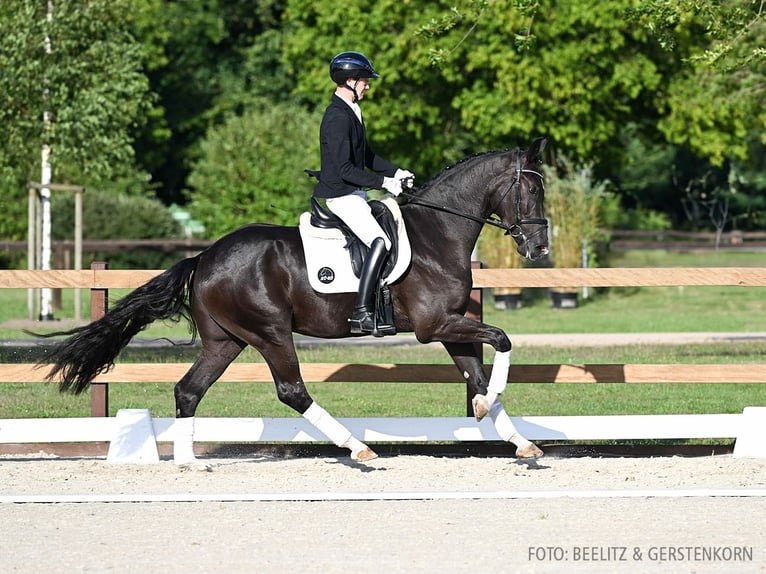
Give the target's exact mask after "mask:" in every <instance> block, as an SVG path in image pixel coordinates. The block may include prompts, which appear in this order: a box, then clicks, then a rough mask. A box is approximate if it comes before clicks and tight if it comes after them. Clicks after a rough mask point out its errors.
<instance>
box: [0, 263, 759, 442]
mask: <svg viewBox="0 0 766 574" xmlns="http://www.w3.org/2000/svg"><path fill="white" fill-rule="evenodd" d="M104 267H105V266H104V265H103V264H94V266H93V267H92V268H91V269H89V270H81V271H64V270H57V271H11V270H5V271H0V288H17V289H19V288H40V287H48V288H78V289H90V291H91V317H93V318H97V317H99V316H101V314H103V313H104V312H105V310H106V302H107V293H108V289H111V288H136V287H138V286H140V285H142V284H143V283H145V282H146V281H148V280H149V279H151V278H152V277H154V276H156V275H157V274H159V273H161V272H162V271H161V270H129V271H125V270H107V269H105V268H104ZM473 277H474V287H475V288H476V290H477V292H479V290H481V289H484V288H495V287H521V288H523V287H564V286H570V287H571V286H577V287H586V286H587V287H630V286H633V287H659V286H741V287H764V286H766V268H743V267H725V268H721V267H709V268H613V269H608V268H606V269H474V270H473ZM189 366H190V365H189V364H162V365H160V364H154V363H152V364H131V363H120V364H118V365H116V366H115V368H114V369H113V370H111V371H110V372H109V373H107V374H104V375H101V376H99V377H98V378H96V379H95V380H94V382H93V384H92V386H91V391H92V395H91V397H92V398H91V400H92V403H91V404H92V413H91V414H92V417H108V385H109V383H123V382H126V383H131V382H132V383H140V382H168V383H171V382H172V383H174V382H176V381H177V380H178V379H180V378H181V376H182V375H183V373H184V372H185V371H186V370H187V369H188V368H189ZM302 373H303V375H304V379H305V380H307V381H312V382H325V381H328V382H329V381H332V382H336V381H344V382H408V381H419V382H430V383H445V382H448V383H455V382H461V379H460V378H459V376H458V375H459V374H458V373H457V370H456V369H455V367H454V366H453V365H413V364H365V365H363V364H344V363H314V364H311V363H309V364H304V365H303V367H302ZM44 374H45V371H44V370H41V369H37V368H35V365H32V364H5V365H0V384H1V383H9V382H15V383H19V382H21V383H41V382H43V376H44ZM220 380H221V381H229V382H260V381H264V382H265V381H268V382H270V381H271V375H270V373H269V371H268V368H267V367H266V365H265V364H263V363H235V364H232V365H231V366H230V367H229V369H227V371H226V372H225V373H224V375H223V376H222V377H221V379H220ZM765 380H766V364H743V365H717V364H707V365H699V364H695V365H668V364H656V365H648V364H640V365H629V364H592V365H565V364H562V365H514V366H513V367H512V368H511V371H510V376H509V382H512V383H523V382H546V383H604V382H620V383H658V382H662V383H719V382H723V383H762V382H764V381H765ZM757 412H758V417H756V416H755V414H753V411H751V413H750V415H749V416H748V417H745V416H744V413H743V414H742V415H678V416H670V415H669V416H667V417H665V418H663V417H660V418H659V419H658V418H657V417H656V416H654V417H653V423H652V425H649V424H646V423H647V422H648V420H647V421H645V422H644V423H642V424H641V425H640V426H641V427H642V428H644V429H645V430H644V431H642V432H644V433H645V434H643V435H641V436H636V432H637V431H636V430H635V429H636V427H633V426H630V427H624V428H625V429H626V430H623V431H619V430H618V431H614V428H615V427H614V425H615V423H616V422H617V420H618V419H619V420H621V421H622V422H623V423H628V422H630V425H634V424H635V422H634V418H631V417H627V418H626V417H527V418H518V419H517V420H516V422H517V423H518V424H519V425H520V430H522V432H523V430H526V432H527V433H528V434H530V438H532V439H538V440H540V439H542V438H551V437H557V438H563V439H574V440H577V439H598V438H641V437H643V438H695V437H698V436H699V437H711V438H715V437H731V438H734V437H737V436H741V435H742V433H744V432H745V430H747V433H745V434H747V436H755V434H758V433H759V434H760V435H761V436H762V435H763V434H764V428H762V423H759V424H761V426H760V427H758V428H755V427H754V426H753V425H754V423H753V421H755V420H756V419H764V418H766V417H763V416H762V415H763V414H764V413H763V409H760V408H758V409H757ZM679 416H680V417H691V418H686V419H685V420H684V422H683V423H678V422H676V421H677V420H678V417H679ZM699 417H703V418H702V419H700V418H699ZM705 417H717V419H715V420H717V421H718V422H721V423H723V422H724V421H725V424H723V426H719V427H718V430H716V428H713V427H711V422H713V421H714V419H713V418H709V419H705ZM639 418H640V417H639ZM553 419H556V420H559V421H560V420H563V419H568V424H571V425H575V426H574V427H571V428H569V427H566V425H565V427H561V426H560V425H559V426H557V425H558V424H559V423H557V422H556V420H553ZM580 419H590V423H588V424H590V427H589V428H590V430H583V429H582V428H581V425H582V424H584V422H583V421H582V420H580ZM671 419H672V420H671ZM692 419H693V420H692ZM246 420H247V421H251V422H252V421H260V422H256V423H253V424H255V425H256V426H257V427H258V428H261V429H263V421H264V419H246ZM289 420H290V421H291V422H290V423H288V424H289V427H290V428H289V430H288V435H289V436H288V438H287V439H284V440H311V441H313V440H321V437H319V438H317V437H316V436H314V435H312V433H311V432H310V429H304V428H302V427H301V425H302V424H303V423H302V421H301V420H299V419H298V420H293V419H289ZM387 420H388V419H386V420H384V419H379V420H378V422H379V423H380V424H383V425H384V427H385V428H389V426H390V427H391V428H394V427H395V428H399V429H401V426H402V425H401V423H402V419H393V420H392V421H389V422H386V421H387ZM444 420H445V421H446V422H447V425H448V426H447V427H445V428H441V429H440V430H438V431H435V430H433V429H432V430H424V428H425V427H423V425H422V424H420V425H419V426H418V428H419V430H418V431H417V432H414V433H412V432H411V433H409V434H408V433H407V431H404V434H402V432H401V430H400V432H399V434H398V435H396V436H399V437H400V439H401V440H447V439H445V438H444V437H450V436H451V437H453V439H454V438H456V437H457V440H494V439H496V438H497V437H496V435H494V434H493V431H492V429H491V428H486V421H484V422H482V423H481V424H479V423H475V424H474V423H468V422H467V419H462V418H460V419H455V420H452V419H449V420H448V419H444ZM157 421H158V422H157V423H155V424H156V425H159V426H162V425H163V424H164V425H165V427H167V425H168V424H170V423H169V422H167V421H165V422H164V423H163V422H162V421H160V420H159V419H157ZM397 421H398V422H397ZM0 422H3V421H0ZM4 422H5V423H6V424H5V425H0V443H8V442H37V440H34V441H32V440H30V441H25V440H20V437H23V436H24V435H23V433H22V434H21V435H20V434H19V432H18V429H19V428H27V427H28V421H16V424H14V425H11V424H9V422H8V421H7V420H6V421H4ZM347 422H348V424H349V425H350V426H351V427H353V428H356V427H355V425H356V426H358V425H362V426H364V424H365V421H347ZM692 422H693V424H691V423H692ZM49 423H50V424H58V423H56V421H49ZM240 423H241V421H240ZM421 423H422V421H421ZM665 423H667V424H669V425H670V427H667V426H663V425H664V424H665ZM61 424H63V425H65V426H66V427H67V428H72V425H71V424H68V425H67V424H66V419H64V420H62V421H61ZM88 424H95V423H88ZM106 424H107V426H106V427H103V426H102V427H100V428H104V429H108V430H105V431H104V432H105V433H106V436H109V433H111V432H113V430H114V429H113V426H109V425H111V424H112V423H106ZM270 424H273V421H272V423H270ZM678 424H683V425H685V429H684V430H678V429H677V426H678ZM259 425H260V426H259ZM386 425H388V426H386ZM455 425H457V427H456V426H455ZM466 425H467V426H466ZM482 425H484V426H482ZM695 425H699V426H695ZM368 426H369V425H368ZM426 426H428V425H426ZM618 426H619V425H618ZM756 426H757V425H756ZM229 427H230V425H229ZM649 427H653V428H654V430H653V431H652V432H653V433H654V434H653V435H652V436H650V435H649V434H647V433H649V432H650V428H649ZM203 428H204V423H203ZM243 428H248V429H250V431H252V430H253V426H252V425H250V426H248V425H247V424H245V425H244V427H243ZM456 428H457V429H458V430H456ZM566 428H569V431H567V430H566ZM609 428H611V429H612V430H611V431H609V430H607V429H609ZM628 428H630V430H628ZM663 428H664V429H666V430H661V429H663ZM673 428H676V430H671V429H673ZM14 429H15V430H14ZM459 429H463V431H465V432H463V431H460V430H459ZM465 429H468V430H465ZM576 429H579V430H576ZM658 429H660V430H658ZM695 429H698V430H695ZM703 429H704V430H703ZM28 430H29V429H28V428H27V431H28ZM51 432H52V433H53V435H52V436H55V437H56V438H54V439H51V440H52V442H55V441H57V440H62V437H70V438H71V436H72V435H71V433H66V432H62V430H61V428H60V427H59V426H56V430H55V431H51ZM163 432H164V433H165V434H162V433H160V434H161V436H165V437H166V436H167V428H166V429H165V431H163ZM216 432H217V431H215V432H211V433H210V434H209V436H217V437H220V436H224V437H229V438H230V437H231V435H230V434H228V433H227V432H226V431H224V432H223V433H221V432H218V434H216ZM461 432H463V435H461ZM466 433H467V434H466ZM700 433H701V434H700ZM638 434H641V433H638ZM75 435H76V436H81V438H80V439H78V440H104V439H98V438H93V437H94V436H97V435H94V434H93V433H92V432H90V431H83V434H82V435H77V433H75ZM256 435H257V436H262V434H258V433H256ZM363 435H365V436H368V440H374V439H369V436H373V437H376V436H377V437H379V438H381V439H382V437H387V438H388V439H391V437H393V436H394V434H392V433H391V432H389V431H387V430H372V431H370V429H369V428H368V430H367V432H366V433H363ZM29 436H34V438H35V439H39V438H40V437H39V435H38V434H35V433H32V434H31V435H29ZM98 436H100V435H98ZM203 436H205V435H204V434H203ZM249 436H250V437H252V436H254V435H253V434H252V432H251V434H250V435H249ZM268 436H269V437H270V440H274V437H275V436H276V435H275V434H269V435H268ZM290 436H291V437H293V438H289V437H290ZM460 436H469V437H473V438H468V439H461V438H459V437H460ZM85 437H90V438H85ZM296 437H297V438H296ZM301 437H302V438H301ZM402 437H404V438H402ZM433 437H438V438H433ZM493 437H494V438H493ZM196 440H201V439H200V438H199V437H198V436H197V437H196ZM241 440H248V439H241ZM252 440H259V439H257V438H256V439H252ZM261 440H265V439H261ZM747 440H748V441H749V442H751V443H753V444H755V443H759V444H760V442H761V441H760V440H758V441H756V440H751V439H747ZM738 443H739V441H738ZM760 448H761V452H762V450H763V447H760ZM763 456H766V455H763Z"/></svg>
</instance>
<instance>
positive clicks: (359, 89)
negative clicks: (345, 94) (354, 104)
mask: <svg viewBox="0 0 766 574" xmlns="http://www.w3.org/2000/svg"><path fill="white" fill-rule="evenodd" d="M346 85H347V86H348V87H349V88H352V89H355V90H356V95H357V97H358V98H359V99H360V100H361V99H362V98H363V97H364V93H365V92H366V91H367V90H369V89H370V81H369V80H368V79H367V78H358V79H356V78H349V79H348V80H346Z"/></svg>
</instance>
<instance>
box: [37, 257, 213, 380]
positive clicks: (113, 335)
mask: <svg viewBox="0 0 766 574" xmlns="http://www.w3.org/2000/svg"><path fill="white" fill-rule="evenodd" d="M198 259H199V258H198V256H197V257H190V258H187V259H183V260H182V261H179V262H178V263H176V264H175V265H173V266H172V267H170V268H169V269H168V270H167V271H165V272H163V273H162V274H161V275H158V276H157V277H154V278H153V279H151V280H150V281H149V282H147V283H145V284H144V285H142V286H140V287H138V288H137V289H135V290H134V291H132V292H131V293H130V294H129V295H127V296H126V297H124V298H122V299H121V300H120V301H118V302H117V304H116V305H115V306H114V307H113V308H112V309H110V310H109V311H108V312H107V313H106V314H105V315H104V316H103V317H102V318H100V319H98V320H97V321H94V322H92V323H89V324H88V325H84V326H82V327H77V328H75V329H72V330H70V331H60V332H57V333H49V334H47V335H44V336H46V337H51V336H55V335H70V337H69V338H67V339H65V340H64V341H62V342H60V343H57V344H55V345H53V346H52V348H51V351H50V353H49V354H48V356H47V357H46V358H45V359H43V360H42V361H41V364H52V365H53V366H52V367H51V370H50V372H49V373H48V375H47V376H46V379H48V380H52V379H54V378H55V377H56V375H60V382H59V390H60V391H61V392H62V393H63V392H66V391H69V392H72V393H74V394H76V395H79V394H80V393H82V392H83V391H85V390H86V389H87V388H88V387H89V386H90V383H91V381H92V380H93V379H94V378H95V377H96V376H97V375H99V374H101V373H104V372H107V371H109V370H110V369H111V368H112V367H113V366H114V361H115V359H116V358H117V356H118V355H119V354H120V352H121V351H122V349H124V348H125V346H126V345H127V344H128V343H129V342H130V340H131V339H132V338H133V337H134V336H135V335H136V334H137V333H139V332H140V331H141V330H142V329H144V328H145V327H147V326H148V325H149V324H150V323H153V322H154V321H157V320H161V319H170V320H174V321H180V320H181V318H185V319H186V320H187V321H188V322H189V324H190V327H191V335H192V340H194V339H195V338H196V335H197V328H196V325H195V324H194V320H193V319H192V317H191V309H190V307H189V303H188V299H189V297H188V295H189V292H190V290H191V281H192V278H193V275H194V271H195V270H196V268H197V262H198Z"/></svg>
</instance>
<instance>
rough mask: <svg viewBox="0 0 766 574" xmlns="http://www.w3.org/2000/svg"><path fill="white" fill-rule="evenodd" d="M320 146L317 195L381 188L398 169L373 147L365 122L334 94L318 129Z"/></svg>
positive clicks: (334, 195)
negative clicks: (368, 137) (386, 178)
mask: <svg viewBox="0 0 766 574" xmlns="http://www.w3.org/2000/svg"><path fill="white" fill-rule="evenodd" d="M319 149H320V154H321V159H322V170H321V172H320V173H319V176H318V177H319V183H318V184H317V185H316V187H315V188H314V195H315V196H317V197H323V198H329V197H341V196H343V195H348V194H350V193H353V192H354V191H356V190H357V189H361V188H374V189H382V187H383V176H386V177H393V176H394V174H395V173H396V170H397V166H395V165H394V164H392V163H391V162H389V161H387V160H385V159H383V158H382V157H380V156H379V155H377V154H376V153H375V152H374V151H373V150H372V148H371V147H370V145H369V143H368V142H367V134H366V131H365V128H364V124H363V123H362V122H360V121H359V119H358V118H357V117H356V114H355V113H354V110H352V109H351V106H349V105H348V104H347V103H346V102H344V101H343V99H342V98H340V97H339V96H337V95H335V94H333V96H332V101H331V102H330V105H329V106H327V109H326V110H325V113H324V117H323V118H322V125H321V127H320V128H319ZM365 167H366V168H369V169H370V170H372V172H374V173H371V172H370V171H366V170H365Z"/></svg>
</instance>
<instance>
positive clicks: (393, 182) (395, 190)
mask: <svg viewBox="0 0 766 574" xmlns="http://www.w3.org/2000/svg"><path fill="white" fill-rule="evenodd" d="M383 189H385V190H386V191H387V192H388V193H390V194H391V195H393V196H397V195H399V194H400V193H401V192H402V180H400V179H398V178H396V177H383Z"/></svg>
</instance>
